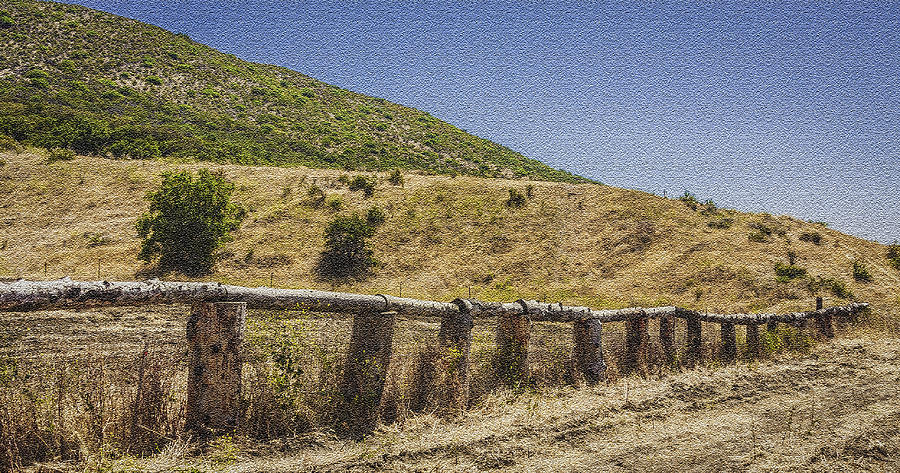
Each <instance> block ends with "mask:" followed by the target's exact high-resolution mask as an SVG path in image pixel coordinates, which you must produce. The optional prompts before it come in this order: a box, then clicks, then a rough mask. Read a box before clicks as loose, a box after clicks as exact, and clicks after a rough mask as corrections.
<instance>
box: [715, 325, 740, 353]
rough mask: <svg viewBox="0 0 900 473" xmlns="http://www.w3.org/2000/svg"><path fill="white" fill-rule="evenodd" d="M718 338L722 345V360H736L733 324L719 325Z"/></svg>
mask: <svg viewBox="0 0 900 473" xmlns="http://www.w3.org/2000/svg"><path fill="white" fill-rule="evenodd" d="M719 336H720V337H721V343H722V360H723V361H734V359H735V358H737V341H736V340H735V330H734V324H729V323H724V324H721V329H720V330H719Z"/></svg>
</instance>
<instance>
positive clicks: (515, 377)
mask: <svg viewBox="0 0 900 473" xmlns="http://www.w3.org/2000/svg"><path fill="white" fill-rule="evenodd" d="M497 319H498V320H497V351H498V356H497V363H498V366H497V367H496V368H497V374H498V376H499V377H500V379H501V381H503V382H504V383H506V384H508V385H519V384H521V383H525V382H527V381H528V379H529V378H530V377H531V372H530V368H529V366H528V339H529V338H530V337H531V333H530V332H531V320H530V319H529V318H528V315H527V308H526V307H524V306H523V308H522V313H520V314H515V313H509V312H507V313H505V314H502V315H500V316H498V317H497Z"/></svg>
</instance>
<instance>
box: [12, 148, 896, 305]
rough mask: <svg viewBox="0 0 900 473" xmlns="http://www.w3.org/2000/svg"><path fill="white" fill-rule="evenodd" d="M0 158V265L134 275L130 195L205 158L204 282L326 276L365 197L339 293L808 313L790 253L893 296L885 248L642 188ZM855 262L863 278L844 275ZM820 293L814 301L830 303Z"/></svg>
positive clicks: (869, 295) (137, 210) (135, 209)
mask: <svg viewBox="0 0 900 473" xmlns="http://www.w3.org/2000/svg"><path fill="white" fill-rule="evenodd" d="M0 156H2V159H3V160H4V161H5V162H6V165H5V166H2V167H0V277H23V278H31V279H42V278H45V277H46V278H58V277H62V276H71V277H72V278H75V279H94V278H96V277H97V274H98V269H99V274H100V277H101V278H104V279H135V278H143V277H145V276H146V275H147V274H148V273H147V269H148V268H147V266H146V265H144V264H143V263H141V262H139V261H138V260H137V258H136V255H137V250H138V245H139V241H138V239H137V236H136V232H135V230H134V226H133V225H134V221H135V220H136V219H137V217H138V216H139V215H140V214H141V212H143V211H144V210H145V209H146V207H147V204H146V202H145V201H144V200H143V196H144V195H145V194H146V192H147V191H148V190H151V189H153V188H154V186H155V185H157V184H158V183H159V182H160V177H159V175H160V173H161V172H163V171H165V170H172V169H197V168H199V167H208V168H213V169H216V170H221V171H223V172H224V173H225V175H226V176H227V177H228V178H229V179H231V180H232V181H234V182H235V183H236V185H237V190H236V195H235V198H236V200H238V201H240V202H241V203H242V204H244V205H245V206H246V207H248V208H249V209H250V213H249V216H248V218H247V219H246V220H245V221H244V223H243V225H242V226H241V228H240V230H239V231H238V232H237V233H236V234H235V237H236V238H235V240H234V241H233V242H231V243H229V244H228V245H227V246H226V247H225V248H224V249H223V250H222V252H221V258H220V261H219V263H218V264H217V266H216V270H215V272H214V273H213V274H210V275H209V276H208V277H206V279H212V280H218V281H223V282H229V283H236V284H245V285H268V284H269V283H270V281H272V282H273V283H274V285H276V286H280V287H308V288H332V287H333V286H332V285H331V284H329V283H326V282H323V281H319V280H317V279H316V278H315V275H314V271H313V268H314V265H315V261H316V257H317V256H318V254H319V253H320V252H321V250H322V245H323V238H322V233H323V230H324V227H325V225H326V223H327V222H328V221H329V220H330V219H331V218H333V216H334V215H335V214H336V213H338V212H347V211H365V209H367V208H368V207H369V206H372V205H377V206H379V207H381V208H382V209H383V210H385V212H386V214H387V216H388V218H387V221H386V223H385V224H384V225H383V226H382V227H381V228H380V229H379V231H378V232H377V234H376V236H375V237H374V239H373V247H374V249H375V257H376V258H377V259H378V260H379V261H380V262H381V266H379V267H378V268H376V270H375V272H374V276H373V277H371V278H369V279H368V280H366V281H356V282H351V283H347V284H343V285H340V286H337V287H336V288H337V289H339V290H344V291H352V292H364V293H378V292H383V293H388V294H399V293H401V292H402V294H403V295H405V296H411V297H420V298H427V299H435V300H450V299H452V298H454V297H459V296H466V295H467V294H468V292H469V290H470V288H471V292H472V296H473V297H479V298H484V299H488V300H514V299H516V298H519V297H524V298H535V299H539V300H546V301H554V302H555V301H562V302H564V303H572V304H582V305H588V306H592V307H596V308H604V307H621V306H627V305H636V304H639V305H658V304H664V303H665V304H677V305H680V306H685V307H689V308H696V309H701V310H709V311H715V312H744V311H779V312H780V311H787V310H797V309H803V310H806V309H808V308H810V306H811V305H812V304H813V302H812V300H813V296H814V294H813V293H811V292H810V291H809V290H807V288H806V284H805V283H804V282H802V281H794V282H791V283H777V282H776V281H775V275H774V265H775V264H776V263H778V262H782V263H786V262H787V253H788V251H794V252H795V253H796V255H797V263H796V264H797V265H798V266H801V267H805V268H806V269H807V270H808V272H809V274H810V275H812V276H822V277H826V278H834V279H837V280H840V281H843V282H844V283H845V284H846V285H847V286H848V287H849V288H850V289H851V290H852V292H853V293H854V295H855V296H856V298H857V299H858V300H864V301H868V302H871V303H872V304H873V305H874V306H875V308H876V309H877V310H876V312H878V313H880V314H895V313H896V311H897V307H898V306H900V293H898V289H897V288H898V285H900V284H898V283H900V272H898V271H897V270H896V269H894V268H892V267H890V266H889V265H888V262H887V260H886V258H885V247H884V245H880V244H878V243H874V242H870V241H866V240H863V239H860V238H856V237H853V236H849V235H845V234H842V233H839V232H837V231H833V230H830V229H827V228H823V227H821V226H819V225H815V224H811V223H807V222H803V221H800V220H797V219H794V218H791V217H786V216H777V217H776V216H770V215H767V214H750V213H741V212H735V211H724V212H725V213H726V214H727V216H728V217H730V218H732V219H733V220H734V223H733V224H732V225H731V227H730V228H726V229H716V228H710V227H708V226H707V222H709V221H710V220H713V219H714V218H715V217H710V216H706V215H703V214H702V213H700V212H697V211H692V210H690V209H688V208H687V207H686V206H685V205H684V204H683V203H682V202H679V201H678V200H672V199H664V198H661V197H657V196H654V195H651V194H647V193H644V192H639V191H632V190H625V189H618V188H613V187H608V186H602V185H594V184H579V185H574V184H560V183H546V182H533V183H527V184H530V185H532V186H534V197H533V198H531V199H529V200H528V202H527V204H526V205H525V207H524V208H520V209H516V208H510V207H507V206H506V205H504V201H505V200H506V198H507V189H508V188H518V189H520V190H523V189H524V188H525V186H526V183H523V182H521V181H506V180H492V179H479V178H471V177H458V178H448V177H446V176H420V175H415V174H407V175H406V176H405V181H406V183H405V185H404V186H403V187H397V186H391V185H390V184H388V183H387V182H386V179H385V177H386V176H379V177H380V178H381V179H380V180H379V184H378V187H377V189H376V193H375V196H374V197H372V198H370V199H364V198H363V197H362V194H361V193H360V192H351V191H349V190H348V189H347V187H346V186H345V185H343V184H341V183H340V182H339V181H338V177H339V176H340V175H341V174H342V173H341V172H339V171H332V170H321V169H308V168H299V167H298V168H283V167H253V166H236V165H210V164H203V165H201V164H195V163H171V162H159V161H114V160H107V159H102V158H94V157H83V156H79V157H78V158H76V159H75V160H74V161H68V162H58V163H53V164H45V159H46V158H45V155H43V154H42V152H41V151H39V150H34V149H30V150H28V151H27V152H24V153H21V154H16V153H14V152H6V153H3V154H2V155H0ZM311 185H317V186H320V187H322V188H323V189H324V190H325V191H326V193H327V194H328V195H329V196H330V197H334V196H339V197H340V198H341V199H342V209H341V210H338V211H335V210H333V209H331V208H329V207H328V206H324V207H322V208H318V209H316V208H313V207H312V206H311V205H309V204H308V197H307V190H308V188H309V187H310V186H311ZM753 223H763V224H765V225H767V226H768V227H769V228H772V229H774V230H775V232H773V234H772V235H771V236H769V237H767V240H768V242H766V243H758V242H751V241H748V234H749V233H750V232H751V231H753V230H752V229H751V228H750V227H749V226H748V225H750V224H753ZM779 230H780V231H782V232H784V236H779V235H778V234H777V232H778V231H779ZM803 232H818V233H820V234H821V235H822V244H821V245H816V244H813V243H810V242H804V241H800V240H799V235H800V234H801V233H803ZM855 260H858V261H862V262H864V263H865V264H866V265H867V266H868V268H869V270H870V272H871V273H872V276H873V282H871V283H858V282H856V281H854V280H853V277H852V262H853V261H855ZM45 265H46V266H45ZM45 267H46V272H45ZM169 277H171V278H176V277H178V276H177V275H173V276H169ZM825 296H826V299H827V301H826V304H827V305H834V304H838V303H841V302H843V301H842V300H838V299H836V298H834V297H830V294H825ZM887 318H889V319H892V318H893V317H887Z"/></svg>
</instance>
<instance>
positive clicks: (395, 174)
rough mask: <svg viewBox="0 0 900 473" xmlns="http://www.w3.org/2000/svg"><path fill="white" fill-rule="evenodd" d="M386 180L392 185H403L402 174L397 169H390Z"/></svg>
mask: <svg viewBox="0 0 900 473" xmlns="http://www.w3.org/2000/svg"><path fill="white" fill-rule="evenodd" d="M388 182H390V183H391V185H392V186H402V185H403V174H400V170H399V169H394V170H393V171H391V174H390V176H388Z"/></svg>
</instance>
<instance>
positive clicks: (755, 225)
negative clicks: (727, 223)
mask: <svg viewBox="0 0 900 473" xmlns="http://www.w3.org/2000/svg"><path fill="white" fill-rule="evenodd" d="M747 226H748V227H750V228H751V229H753V230H756V231H757V232H759V233H762V234H763V235H765V236H769V235H771V234H772V228H770V227H769V226H768V225H765V224H763V223H761V222H750V223H748V224H747Z"/></svg>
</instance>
